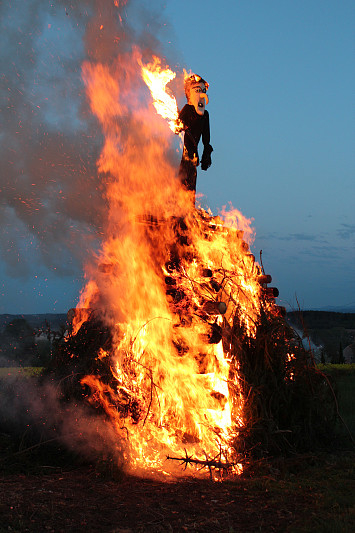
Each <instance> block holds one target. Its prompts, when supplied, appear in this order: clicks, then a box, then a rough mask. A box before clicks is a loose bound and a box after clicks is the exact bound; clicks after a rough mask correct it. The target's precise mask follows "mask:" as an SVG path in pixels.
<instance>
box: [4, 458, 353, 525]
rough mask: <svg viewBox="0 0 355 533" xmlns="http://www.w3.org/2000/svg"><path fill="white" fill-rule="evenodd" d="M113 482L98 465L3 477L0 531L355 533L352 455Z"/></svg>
mask: <svg viewBox="0 0 355 533" xmlns="http://www.w3.org/2000/svg"><path fill="white" fill-rule="evenodd" d="M269 470H270V469H269ZM292 470H293V471H294V473H292ZM115 477H116V478H114V477H113V476H112V475H107V473H103V472H99V471H98V468H97V465H96V466H94V465H78V466H75V467H72V468H63V467H56V466H45V465H44V464H43V466H42V467H41V469H40V470H37V471H35V472H34V473H28V472H27V473H23V472H14V473H11V472H6V471H5V472H4V471H3V472H2V473H1V475H0V517H1V519H0V520H1V522H0V532H5V531H7V532H8V531H11V532H21V533H22V532H27V531H30V532H36V533H38V532H45V531H48V532H56V533H61V532H81V531H83V532H86V533H91V532H97V531H100V532H110V533H132V532H134V533H135V532H159V533H162V532H164V533H165V532H185V531H192V532H207V533H208V532H226V533H236V532H241V533H248V532H256V531H264V532H272V531H316V532H322V531H329V532H331V531H333V532H337V533H338V532H342V531H344V532H350V531H355V505H354V496H353V494H354V488H355V486H354V454H353V453H352V454H350V455H348V456H347V457H344V456H343V457H341V458H339V457H335V458H334V457H331V456H327V457H326V458H322V459H319V458H317V457H313V458H312V457H310V456H308V457H306V458H298V460H297V464H296V463H294V465H293V468H291V469H290V468H289V467H287V472H284V473H282V472H281V471H280V470H279V469H276V468H274V469H273V473H272V472H271V471H269V473H265V474H264V475H261V474H258V475H257V476H253V477H252V478H249V479H241V478H238V479H235V480H229V481H223V482H212V481H210V480H196V479H193V478H184V479H181V480H179V481H175V482H169V483H167V482H160V481H154V480H149V479H141V478H136V477H131V476H126V475H123V474H121V475H116V476H115Z"/></svg>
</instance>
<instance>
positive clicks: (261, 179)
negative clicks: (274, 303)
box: [0, 0, 355, 313]
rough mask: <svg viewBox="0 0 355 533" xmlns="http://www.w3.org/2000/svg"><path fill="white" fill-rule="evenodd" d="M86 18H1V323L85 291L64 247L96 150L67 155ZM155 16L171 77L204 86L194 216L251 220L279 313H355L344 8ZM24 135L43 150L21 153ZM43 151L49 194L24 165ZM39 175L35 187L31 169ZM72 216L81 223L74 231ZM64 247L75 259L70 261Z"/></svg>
mask: <svg viewBox="0 0 355 533" xmlns="http://www.w3.org/2000/svg"><path fill="white" fill-rule="evenodd" d="M92 4H93V3H92V2H90V1H87V2H86V1H83V2H80V5H81V6H82V7H81V10H79V11H78V10H77V11H76V12H74V11H71V8H70V6H71V4H70V3H68V5H67V4H66V2H63V1H60V2H58V3H57V4H55V3H53V2H36V1H29V2H25V3H23V2H20V1H19V0H17V1H15V0H14V1H11V2H10V1H7V2H6V1H5V2H4V7H2V8H1V10H2V12H1V13H0V16H1V23H0V26H1V28H0V29H1V32H0V50H1V61H2V72H5V77H3V81H2V85H1V93H0V94H1V96H2V97H3V98H4V99H3V100H2V101H1V110H2V111H4V112H3V113H2V114H1V115H3V116H5V118H6V120H4V122H3V124H4V127H3V126H1V132H0V140H1V143H2V144H3V143H5V144H6V143H7V145H6V147H5V148H6V149H5V148H4V153H3V151H2V153H1V157H2V159H3V160H5V159H6V161H7V163H8V164H7V165H5V168H3V169H2V176H1V178H0V179H1V183H0V186H1V191H2V192H1V195H2V201H1V209H2V211H1V216H0V223H1V225H2V234H3V236H2V238H1V249H0V251H1V258H2V260H1V261H0V276H1V277H2V279H3V282H2V284H1V285H0V313H41V312H66V311H67V309H69V308H70V307H73V306H75V304H76V302H77V298H78V294H79V290H80V288H81V286H82V273H81V270H80V268H79V266H78V265H79V263H80V256H81V252H82V253H83V254H84V253H89V252H88V250H89V248H90V245H89V243H87V242H86V243H85V244H82V250H81V249H80V250H78V247H77V246H76V245H75V243H76V242H78V240H76V239H75V235H76V236H77V235H78V234H79V233H80V227H81V224H82V225H83V226H84V225H85V224H88V223H89V221H88V220H87V219H86V217H88V215H87V214H86V212H85V209H86V208H87V205H86V204H85V202H84V200H83V197H82V196H83V195H82V192H83V187H84V189H85V187H86V185H85V183H86V182H85V180H87V179H88V178H87V175H86V174H85V172H86V170H85V169H86V167H89V161H85V159H86V158H87V159H88V160H89V159H90V160H92V159H93V158H94V156H95V153H94V152H95V150H94V149H92V147H91V146H90V143H89V144H88V141H85V142H84V143H83V142H81V143H80V149H75V150H74V148H73V147H74V145H75V142H74V140H75V139H76V140H77V139H78V136H79V137H80V138H81V139H83V138H84V137H85V138H86V139H88V138H90V135H91V132H90V131H88V122H87V121H88V120H89V121H90V118H88V117H87V116H85V112H84V114H83V111H82V108H80V102H81V100H80V98H81V97H80V95H81V94H82V91H83V87H82V85H81V81H80V62H81V61H82V59H83V55H84V45H83V35H84V32H85V27H86V24H87V23H88V20H90V14H91V8H90V6H91V5H92ZM153 4H154V3H153ZM156 4H157V5H159V7H162V9H159V11H160V17H159V20H158V19H157V18H155V19H154V21H155V25H159V24H161V26H162V32H161V41H162V50H163V53H164V55H165V56H166V58H167V61H168V62H169V64H170V66H171V67H172V68H173V69H175V68H177V69H180V70H181V69H182V68H183V67H185V68H186V69H188V70H190V69H191V70H192V71H194V72H196V73H198V74H200V75H202V76H203V77H204V78H205V79H207V80H208V81H209V83H210V89H209V97H210V103H209V105H208V110H209V113H210V120H211V144H212V145H213V147H214V152H213V154H212V160H213V164H212V167H211V168H210V169H209V170H208V171H207V172H202V171H199V173H198V185H197V188H198V192H199V193H201V194H202V195H203V198H202V205H204V206H208V207H210V208H211V209H212V211H213V212H214V213H215V214H217V213H218V209H220V208H221V207H222V206H224V205H228V203H229V202H231V204H232V205H233V206H234V207H236V208H238V209H239V210H240V211H241V212H242V213H243V214H244V215H245V216H246V217H248V218H253V219H254V222H253V225H254V227H255V230H256V240H255V245H254V248H253V252H254V254H255V256H256V258H257V259H258V258H259V251H260V250H261V249H262V251H263V254H262V257H263V263H264V267H265V270H266V272H267V273H269V274H271V275H272V277H273V285H275V286H277V287H278V288H279V290H280V297H279V299H278V303H279V304H281V305H286V306H291V307H294V306H295V305H296V301H295V296H297V298H298V300H299V303H300V305H301V307H302V308H305V309H315V308H323V307H330V306H339V307H343V308H346V307H349V308H350V306H354V305H355V274H354V271H355V269H354V263H355V251H354V232H355V216H354V199H355V185H354V184H355V179H354V174H355V156H354V141H355V128H354V88H355V83H354V82H355V69H354V34H353V31H354V22H355V5H354V3H353V2H352V1H350V0H349V1H348V0H340V1H339V2H335V1H331V0H318V1H316V0H307V1H305V0H298V1H297V2H294V1H291V0H267V1H266V0H259V1H257V0H237V1H232V0H228V1H222V2H219V3H216V2H212V1H211V0H204V1H199V0H197V1H194V2H191V1H187V0H179V2H176V1H173V0H170V1H165V2H162V1H157V2H156ZM24 5H26V6H27V7H26V8H25V7H24ZM54 5H56V8H54V7H53V6H54ZM149 5H150V2H148V1H143V0H142V1H139V0H136V1H132V2H130V3H128V6H127V10H126V14H127V17H129V16H131V17H136V19H135V20H133V21H132V20H130V21H129V23H130V24H131V25H132V26H133V27H134V25H135V24H136V23H137V25H139V24H143V25H144V24H146V22H142V20H143V21H145V20H146V18H144V17H147V13H145V14H144V17H143V15H142V18H140V14H141V7H142V8H143V7H144V6H145V7H146V8H147V6H148V8H147V9H148V11H149ZM44 7H45V8H44ZM148 18H149V16H148ZM164 24H166V25H165V26H164ZM154 31H155V30H154ZM19 42H20V43H21V44H19ZM4 82H5V83H4ZM9 94H10V95H11V96H10V99H9V96H8V95H9ZM183 104H184V102H179V105H180V107H181V106H182V105H183ZM37 106H39V107H37ZM78 110H80V112H79V111H78ZM1 115H0V120H1ZM84 119H85V120H84ZM20 123H21V124H20ZM26 124H28V128H27V130H26ZM19 127H20V128H22V129H20V130H18V128H19ZM17 130H18V131H20V133H17ZM9 132H11V135H10V134H9ZM36 132H37V133H36ZM38 132H40V133H38ZM36 134H37V135H39V136H40V143H39V144H40V147H41V149H38V146H37V148H36V145H35V144H33V145H32V142H33V143H34V142H35V140H36V139H34V137H35V135H36ZM56 136H57V137H56ZM8 139H10V140H8ZM43 139H45V141H44V140H43ZM53 139H54V140H55V142H54V140H53ZM60 139H61V140H60ZM73 139H74V140H73ZM37 144H38V143H37ZM86 145H87V146H86ZM32 146H34V148H32ZM56 147H57V149H56ZM25 149H28V152H29V155H26V156H25V155H23V153H24V152H25V151H26V150H25ZM43 151H45V154H46V157H47V159H48V160H54V164H52V168H53V170H51V172H53V174H51V179H48V176H49V174H48V168H49V165H47V167H46V169H47V170H46V172H47V174H46V176H47V178H46V180H44V178H43V177H42V179H41V180H40V179H39V178H38V179H34V178H33V173H34V171H33V167H34V164H35V163H33V161H34V159H35V158H36V160H38V159H39V158H41V155H42V156H43ZM11 154H15V156H14V157H13V156H12V160H11V162H9V160H10V159H11V157H10V155H11ZM4 158H5V159H4ZM73 161H74V162H75V164H76V163H77V164H78V165H79V166H80V172H79V174H78V176H79V178H80V179H79V178H77V180H78V181H79V184H78V185H75V184H74V177H75V176H74V171H73V175H71V174H70V172H71V168H75V164H74V163H72V162H73ZM71 164H72V165H73V167H71ZM36 165H37V163H36ZM61 169H62V170H61ZM63 169H64V170H63ZM36 172H37V170H36ZM39 172H42V174H43V176H44V174H45V172H44V170H43V168H42V167H41V169H40V171H39ZM60 172H63V173H64V174H65V173H66V174H65V176H67V177H66V178H63V175H64V174H61V173H60ZM31 173H32V174H31ZM38 175H39V174H38ZM80 180H82V181H80ZM33 182H35V185H33ZM75 183H76V182H75ZM31 187H35V191H37V192H33V189H31ZM4 192H5V195H4ZM26 195H27V196H26ZM24 197H25V198H27V199H28V198H31V199H32V200H31V201H33V205H35V204H36V206H37V207H36V209H37V212H38V213H39V215H38V217H37V218H34V216H33V214H32V212H31V213H29V212H28V211H26V209H25V208H24V207H23V206H24V203H23V198H24ZM91 201H92V202H93V204H94V203H95V198H94V197H93V198H91V197H90V200H88V203H90V202H91ZM36 202H37V203H36ZM27 203H28V202H27ZM73 204H75V205H79V211H80V216H79V218H77V219H76V220H74V221H73V220H71V217H72V213H73V210H74V207H73ZM31 205H32V204H31ZM33 205H32V206H33ZM44 226H46V229H44ZM35 228H36V229H35ZM31 232H32V233H31ZM73 235H74V237H73ZM69 237H70V238H71V239H72V241H71V242H72V243H74V244H73V246H72V248H69V250H68V248H67V242H68V238H69ZM70 238H69V241H70ZM78 258H79V261H78ZM55 260H57V261H58V264H59V263H60V267H59V266H58V264H57V265H56V266H54V264H55Z"/></svg>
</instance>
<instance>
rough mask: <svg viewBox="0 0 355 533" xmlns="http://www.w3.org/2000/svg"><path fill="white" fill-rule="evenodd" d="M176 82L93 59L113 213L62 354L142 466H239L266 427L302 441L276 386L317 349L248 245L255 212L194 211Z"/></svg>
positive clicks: (162, 73)
mask: <svg viewBox="0 0 355 533" xmlns="http://www.w3.org/2000/svg"><path fill="white" fill-rule="evenodd" d="M174 77H175V73H174V72H172V70H171V69H170V68H169V67H168V66H166V67H164V68H163V66H162V62H161V60H160V59H158V58H153V60H152V61H150V62H148V63H145V62H144V61H143V59H142V56H141V53H140V51H139V50H137V49H136V50H134V51H133V53H129V54H127V55H126V56H125V57H122V56H121V58H120V60H119V61H118V62H117V63H116V64H115V65H112V66H110V68H109V67H108V66H105V65H103V64H100V63H95V64H94V63H89V62H87V63H85V64H84V65H83V79H84V81H85V84H86V90H87V96H88V100H89V103H90V107H91V110H92V112H93V113H94V114H95V115H96V116H97V118H98V120H99V122H100V125H101V128H102V131H103V133H104V136H105V140H104V145H103V148H102V151H101V155H100V158H99V160H98V162H97V166H98V172H99V173H100V175H101V176H102V183H103V189H104V194H105V198H106V201H107V217H106V224H105V227H104V234H103V235H102V245H101V248H100V250H99V252H98V253H97V254H95V256H94V257H93V258H92V261H91V262H90V264H88V265H87V267H86V278H87V283H86V285H85V287H84V289H83V291H82V294H81V298H80V302H79V304H78V306H77V309H75V310H71V313H70V319H71V329H70V332H69V334H68V336H67V338H66V341H65V343H64V346H63V347H62V355H63V353H64V354H66V356H67V361H70V360H71V361H76V362H77V369H78V368H79V367H80V372H78V374H79V375H80V387H81V388H82V390H83V391H84V394H85V396H86V399H87V401H88V402H90V404H91V405H92V406H94V408H95V409H96V410H97V411H99V412H101V413H102V414H103V416H104V417H105V419H106V420H107V422H108V423H109V424H110V428H111V430H112V429H113V431H114V433H115V434H116V436H117V453H118V454H119V455H120V457H121V459H122V458H124V462H125V464H126V466H127V467H129V468H130V469H132V470H134V471H135V472H138V471H144V472H148V471H155V472H161V473H164V474H165V475H169V474H170V473H171V472H172V471H173V470H174V469H175V470H176V467H178V468H180V470H181V466H180V464H179V463H182V464H183V465H184V466H185V467H186V466H188V465H191V466H192V467H194V470H193V471H194V472H195V471H196V470H199V469H200V470H201V469H206V468H207V469H208V470H210V472H212V471H214V470H217V471H218V472H219V473H220V472H221V471H223V472H234V473H240V472H242V470H243V468H244V465H245V464H246V462H247V458H248V457H250V449H253V448H254V449H255V446H256V443H258V444H259V445H260V443H262V450H265V447H267V444H266V443H265V435H267V441H268V443H269V449H270V442H271V441H272V443H273V446H275V447H276V448H277V447H279V448H280V446H281V444H280V443H285V442H286V441H287V443H289V442H291V440H292V437H291V436H290V433H292V431H291V430H290V429H289V425H288V424H287V420H286V417H285V411H283V412H282V413H281V414H277V416H276V415H275V413H276V412H278V411H280V412H281V411H282V409H281V408H280V405H276V404H277V398H276V396H275V391H276V392H278V393H281V394H282V391H286V389H287V386H289V385H290V384H291V386H292V383H295V382H296V381H297V380H296V366H297V365H296V362H297V361H298V364H299V361H300V357H296V355H297V354H298V356H299V354H300V353H302V357H303V359H302V361H303V362H302V365H303V367H302V368H304V362H305V360H306V359H307V365H308V355H305V353H304V351H302V350H301V348H300V344H299V343H298V341H297V340H295V339H294V336H293V332H292V331H291V329H290V328H288V327H287V325H286V322H285V320H284V318H283V317H284V314H285V312H284V309H283V308H281V307H279V306H278V305H276V302H275V298H276V297H277V296H278V291H277V289H276V288H273V287H270V286H269V283H270V282H271V276H269V275H267V274H266V273H265V272H264V270H263V268H262V266H261V265H260V264H258V262H257V261H256V259H255V257H254V255H253V254H252V253H251V251H250V246H251V244H252V242H253V236H254V231H253V228H252V227H251V221H250V220H247V219H246V218H245V217H244V216H243V215H242V214H241V213H240V212H239V211H238V210H237V209H234V208H232V207H230V208H229V210H227V209H225V208H224V209H222V210H221V213H220V214H219V216H213V214H212V213H211V212H209V211H206V210H204V209H202V208H201V207H197V208H196V207H195V206H194V205H193V203H192V202H191V198H190V197H189V191H186V190H184V189H183V188H182V187H181V184H180V182H179V180H178V179H177V168H176V164H175V159H174V157H173V154H174V150H173V148H172V145H173V142H174V138H175V136H174V134H173V133H172V131H171V130H173V131H175V132H176V131H178V129H179V127H178V126H179V125H178V121H177V117H178V108H177V103H176V99H175V98H174V96H173V95H172V93H171V91H169V89H168V88H167V85H168V84H169V82H170V81H171V80H172V79H173V78H174ZM146 83H147V84H148V85H149V87H150V89H151V92H149V90H148V87H147V86H146ZM221 179H222V177H221ZM62 360H63V359H62ZM80 360H81V361H85V364H83V363H80ZM295 365H296V366H295ZM307 368H308V369H309V368H310V366H309V365H308V366H307ZM256 376H257V377H256ZM275 376H276V377H275ZM287 390H288V389H287ZM280 391H281V392H280ZM290 398H291V396H288V400H287V401H288V402H289V407H290V408H292V401H290ZM302 416H303V415H302ZM300 418H302V417H299V419H300ZM280 424H282V427H281V426H280ZM296 425H297V424H296ZM266 426H268V427H267V430H266ZM271 435H272V436H273V437H272V438H271Z"/></svg>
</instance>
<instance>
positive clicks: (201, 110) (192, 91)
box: [179, 74, 213, 201]
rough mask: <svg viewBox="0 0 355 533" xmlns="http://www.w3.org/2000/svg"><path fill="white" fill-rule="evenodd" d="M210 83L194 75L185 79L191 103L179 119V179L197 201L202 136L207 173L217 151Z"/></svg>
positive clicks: (202, 164)
mask: <svg viewBox="0 0 355 533" xmlns="http://www.w3.org/2000/svg"><path fill="white" fill-rule="evenodd" d="M208 87H209V84H208V83H207V82H206V81H205V80H204V79H203V78H201V76H198V75H197V74H193V75H192V76H189V77H188V78H186V79H185V95H186V98H187V104H186V105H185V106H184V107H183V108H182V110H181V111H180V113H179V119H180V121H181V122H182V124H183V131H184V132H185V136H184V150H183V154H182V159H181V163H180V168H179V178H180V180H181V183H182V184H183V186H184V187H185V188H186V190H188V191H193V193H194V195H193V199H194V201H195V192H196V178H197V170H196V168H197V167H198V165H199V164H200V160H199V156H198V150H197V148H198V143H199V142H200V139H201V136H202V143H203V154H202V158H201V168H202V170H207V169H208V168H209V167H210V166H211V163H212V161H211V153H212V151H213V148H212V146H211V145H210V120H209V114H208V111H207V110H206V105H207V104H208V96H207V90H208Z"/></svg>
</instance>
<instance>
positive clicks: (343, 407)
mask: <svg viewBox="0 0 355 533" xmlns="http://www.w3.org/2000/svg"><path fill="white" fill-rule="evenodd" d="M318 368H319V370H321V371H322V372H324V373H325V374H326V375H327V376H329V378H330V379H331V381H332V382H333V383H334V386H335V391H336V393H337V399H338V406H339V413H340V415H341V417H342V419H343V420H344V422H345V424H346V426H347V427H345V425H344V424H343V423H342V422H341V420H339V421H338V428H337V431H338V432H339V434H340V435H341V436H346V435H348V433H349V432H350V433H351V435H352V438H353V439H354V440H355V409H354V405H355V364H351V365H331V364H326V365H318Z"/></svg>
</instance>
